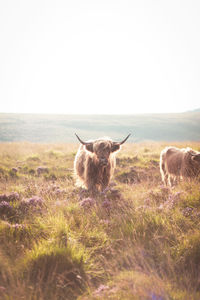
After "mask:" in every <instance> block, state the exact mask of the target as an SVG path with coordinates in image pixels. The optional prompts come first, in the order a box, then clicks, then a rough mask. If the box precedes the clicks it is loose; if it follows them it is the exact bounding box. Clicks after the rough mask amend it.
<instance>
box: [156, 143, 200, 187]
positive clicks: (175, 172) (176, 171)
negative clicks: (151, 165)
mask: <svg viewBox="0 0 200 300" xmlns="http://www.w3.org/2000/svg"><path fill="white" fill-rule="evenodd" d="M160 172H161V176H162V181H163V183H164V184H165V185H167V184H169V185H170V186H172V185H174V184H175V182H176V181H177V179H182V178H183V177H184V178H194V177H197V176H198V175H199V174H200V152H197V151H195V150H193V149H191V148H183V149H179V148H176V147H166V148H165V149H164V150H162V152H161V154H160Z"/></svg>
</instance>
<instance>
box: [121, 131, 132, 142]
mask: <svg viewBox="0 0 200 300" xmlns="http://www.w3.org/2000/svg"><path fill="white" fill-rule="evenodd" d="M130 135H131V134H130V133H129V135H127V137H126V138H125V139H124V140H123V141H122V142H120V143H119V144H120V145H122V144H123V143H125V142H126V140H128V138H129V136H130Z"/></svg>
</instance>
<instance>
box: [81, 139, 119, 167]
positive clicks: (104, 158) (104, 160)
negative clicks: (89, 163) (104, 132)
mask: <svg viewBox="0 0 200 300" xmlns="http://www.w3.org/2000/svg"><path fill="white" fill-rule="evenodd" d="M86 148H87V147H86ZM92 148H93V151H92V152H93V153H94V155H95V158H96V160H97V161H98V163H99V165H100V166H107V165H108V163H109V157H110V154H111V153H113V152H115V151H117V150H119V149H120V145H117V146H115V147H114V144H113V142H112V141H95V142H94V143H93V147H92Z"/></svg>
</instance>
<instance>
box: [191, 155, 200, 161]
mask: <svg viewBox="0 0 200 300" xmlns="http://www.w3.org/2000/svg"><path fill="white" fill-rule="evenodd" d="M192 160H195V161H198V162H200V154H196V155H193V156H192Z"/></svg>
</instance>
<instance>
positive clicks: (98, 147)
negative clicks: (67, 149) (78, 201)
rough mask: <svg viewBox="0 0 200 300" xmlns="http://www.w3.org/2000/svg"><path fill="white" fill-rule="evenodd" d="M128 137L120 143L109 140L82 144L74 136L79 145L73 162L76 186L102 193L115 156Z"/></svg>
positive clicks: (113, 165) (111, 170)
mask: <svg viewBox="0 0 200 300" xmlns="http://www.w3.org/2000/svg"><path fill="white" fill-rule="evenodd" d="M129 136H130V134H129V135H128V136H127V137H126V138H125V139H124V140H123V141H122V142H113V141H112V140H111V139H109V138H100V139H97V140H94V141H88V142H83V141H82V140H81V139H80V138H79V137H78V135H77V134H76V137H77V138H78V140H79V141H80V143H81V145H80V147H79V150H78V152H77V154H76V157H75V161H74V172H75V177H76V183H77V185H78V186H82V187H85V188H87V189H88V190H89V191H92V192H96V191H103V190H104V189H105V188H106V187H107V186H108V185H109V182H110V179H111V177H112V175H113V172H114V169H115V165H116V159H115V154H116V152H117V151H118V150H120V147H121V145H122V144H123V143H125V141H126V140H127V139H128V137H129Z"/></svg>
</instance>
